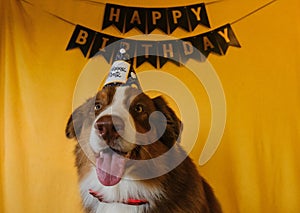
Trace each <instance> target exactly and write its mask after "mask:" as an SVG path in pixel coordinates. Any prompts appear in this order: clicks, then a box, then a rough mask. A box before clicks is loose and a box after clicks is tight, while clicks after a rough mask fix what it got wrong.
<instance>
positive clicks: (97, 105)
mask: <svg viewBox="0 0 300 213" xmlns="http://www.w3.org/2000/svg"><path fill="white" fill-rule="evenodd" d="M101 108H102V105H101V104H96V105H95V107H94V110H95V111H98V110H100V109H101Z"/></svg>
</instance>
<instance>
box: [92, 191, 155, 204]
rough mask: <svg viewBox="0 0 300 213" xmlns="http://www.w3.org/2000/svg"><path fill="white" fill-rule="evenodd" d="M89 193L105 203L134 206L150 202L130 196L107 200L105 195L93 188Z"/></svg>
mask: <svg viewBox="0 0 300 213" xmlns="http://www.w3.org/2000/svg"><path fill="white" fill-rule="evenodd" d="M89 193H90V194H91V195H93V196H94V197H95V198H97V199H98V200H99V201H100V202H103V203H123V204H127V205H133V206H139V205H144V204H148V203H149V202H148V201H147V200H139V199H133V198H129V199H128V200H125V201H106V200H104V198H103V195H101V194H99V193H98V192H96V191H94V190H92V189H90V190H89Z"/></svg>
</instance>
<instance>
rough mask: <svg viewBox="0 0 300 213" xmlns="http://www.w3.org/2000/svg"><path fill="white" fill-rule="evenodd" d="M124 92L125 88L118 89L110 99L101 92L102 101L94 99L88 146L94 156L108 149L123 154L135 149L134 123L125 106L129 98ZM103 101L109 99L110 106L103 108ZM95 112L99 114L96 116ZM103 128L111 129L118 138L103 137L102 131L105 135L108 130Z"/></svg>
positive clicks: (127, 107)
mask: <svg viewBox="0 0 300 213" xmlns="http://www.w3.org/2000/svg"><path fill="white" fill-rule="evenodd" d="M126 90H128V88H127V87H118V88H117V89H116V91H115V93H114V94H113V97H112V99H111V97H108V94H105V93H106V91H101V92H100V98H102V99H97V98H96V103H95V113H96V119H95V121H94V123H93V127H92V130H91V137H90V145H91V147H92V149H93V151H94V152H95V154H96V155H98V154H100V153H101V152H102V151H103V150H105V149H107V148H108V147H111V148H113V149H114V150H117V151H120V152H123V153H127V152H129V151H131V150H132V149H134V148H135V129H134V121H133V119H132V117H131V116H130V114H129V106H128V105H127V101H128V100H126V99H128V98H129V97H127V96H128V95H127V94H126ZM98 96H99V95H98ZM132 97H134V96H132ZM103 99H111V102H110V104H109V105H106V106H105V105H104V103H103ZM98 101H100V102H98ZM101 101H102V102H101ZM106 102H108V100H106ZM97 111H99V112H100V113H99V114H98V115H97ZM101 122H102V123H101ZM110 122H112V123H111V124H112V125H113V126H111V127H110V126H109V125H110ZM101 125H102V127H101ZM118 125H119V129H116V128H118ZM101 128H102V129H101ZM103 128H113V129H114V130H116V131H117V132H116V136H117V134H119V136H117V137H115V138H106V137H103V136H105V134H104V131H106V133H107V132H108V131H109V130H108V129H103ZM114 130H112V131H114ZM101 131H102V132H101ZM112 134H113V133H112ZM112 136H113V135H109V136H107V137H112ZM107 140H109V141H107ZM108 143H109V144H108Z"/></svg>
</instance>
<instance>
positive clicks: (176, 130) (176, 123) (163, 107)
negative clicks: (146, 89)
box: [152, 96, 183, 148]
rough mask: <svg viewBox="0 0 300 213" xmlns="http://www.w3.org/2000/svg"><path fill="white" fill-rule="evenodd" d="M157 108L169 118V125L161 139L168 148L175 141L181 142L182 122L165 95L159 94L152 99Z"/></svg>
mask: <svg viewBox="0 0 300 213" xmlns="http://www.w3.org/2000/svg"><path fill="white" fill-rule="evenodd" d="M152 101H153V103H154V105H155V107H156V110H157V111H160V112H162V113H163V114H164V116H165V118H166V120H167V127H166V129H165V130H164V129H163V130H164V133H162V136H161V138H160V141H161V142H163V143H164V144H165V145H166V146H167V147H168V148H171V147H172V146H173V145H174V143H176V142H180V136H181V132H182V128H183V125H182V122H181V121H180V120H179V118H178V117H177V116H176V114H175V112H174V111H173V110H172V109H171V108H170V107H169V106H168V104H167V102H166V101H165V100H164V99H163V97H161V96H158V97H156V98H153V99H152Z"/></svg>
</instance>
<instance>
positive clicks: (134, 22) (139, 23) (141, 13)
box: [125, 7, 147, 34]
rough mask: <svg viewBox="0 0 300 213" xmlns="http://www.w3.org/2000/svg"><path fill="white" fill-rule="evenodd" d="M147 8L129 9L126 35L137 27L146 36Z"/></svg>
mask: <svg viewBox="0 0 300 213" xmlns="http://www.w3.org/2000/svg"><path fill="white" fill-rule="evenodd" d="M146 13H147V10H146V9H145V8H137V7H128V8H127V12H126V21H125V33H127V32H128V31H129V30H131V29H132V28H134V27H136V28H137V29H139V30H140V31H141V32H142V33H144V34H146V17H147V15H146Z"/></svg>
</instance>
